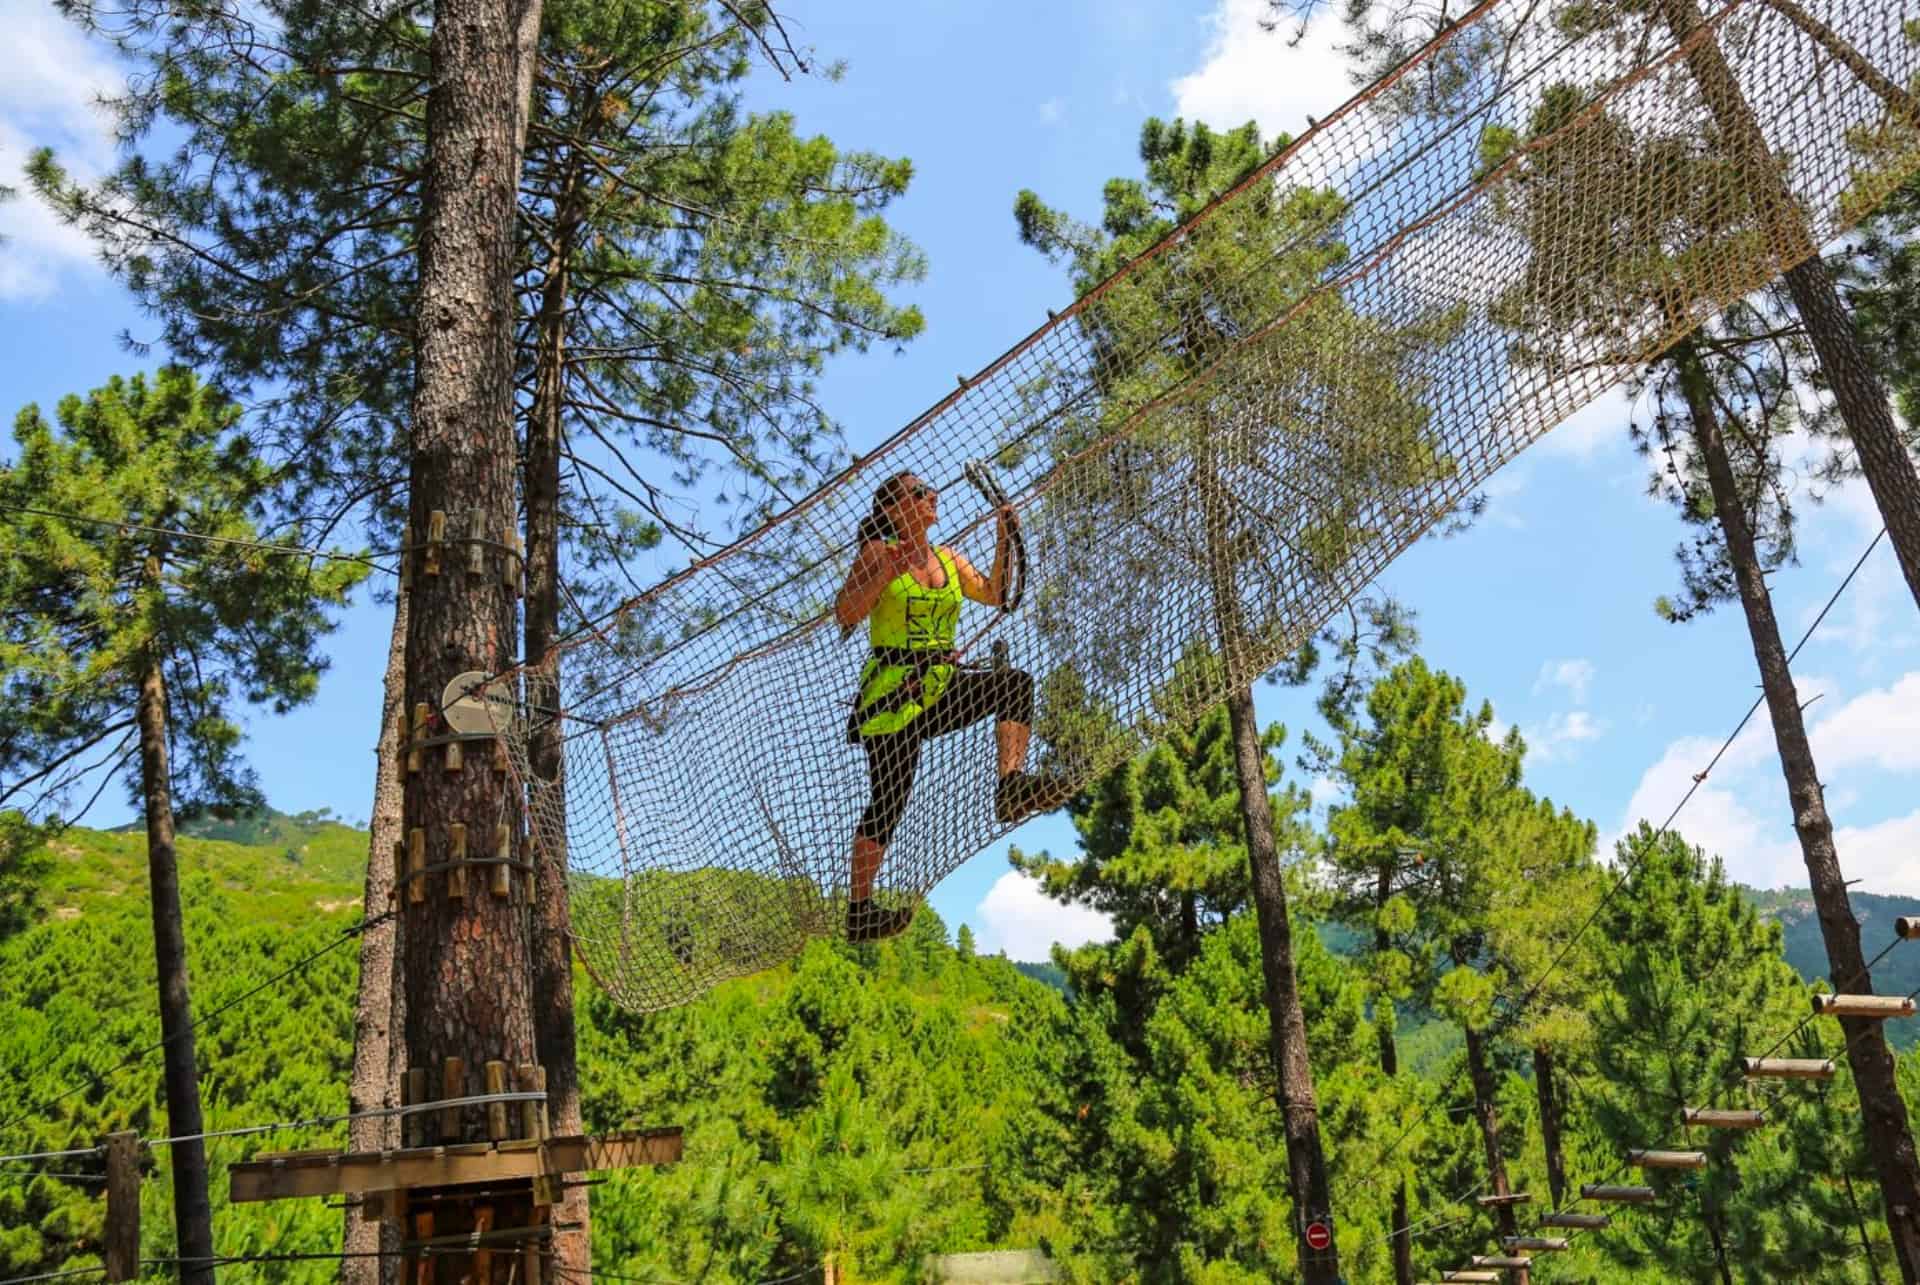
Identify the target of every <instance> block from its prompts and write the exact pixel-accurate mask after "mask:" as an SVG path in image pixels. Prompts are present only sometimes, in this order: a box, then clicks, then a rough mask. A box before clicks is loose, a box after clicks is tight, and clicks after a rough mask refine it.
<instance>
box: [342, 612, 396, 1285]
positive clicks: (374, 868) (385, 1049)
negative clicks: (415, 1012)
mask: <svg viewBox="0 0 1920 1285" xmlns="http://www.w3.org/2000/svg"><path fill="white" fill-rule="evenodd" d="M406 689H407V595H406V593H405V592H404V591H403V592H402V593H401V594H400V596H399V597H398V598H397V599H396V600H395V601H394V604H393V635H392V638H391V640H390V641H389V642H388V644H387V675H386V681H385V684H384V686H383V688H382V692H383V695H382V697H381V704H380V739H379V743H378V746H377V748H376V749H375V751H374V769H373V814H372V816H371V818H370V819H369V820H368V823H367V878H366V886H365V891H364V892H363V893H362V896H361V907H362V909H361V913H362V914H363V915H364V916H365V917H366V918H368V919H371V918H373V917H374V916H375V915H379V914H382V913H384V912H385V911H386V910H387V909H388V908H390V907H391V906H392V905H393V877H394V875H393V845H394V844H395V843H398V842H400V841H401V840H402V838H403V836H404V833H405V832H404V830H403V829H402V827H401V813H400V806H401V790H402V782H401V779H400V773H401V767H402V765H403V764H404V763H405V761H406V757H405V751H404V749H403V748H402V746H401V740H402V737H403V736H404V734H405V729H406ZM395 924H396V921H394V920H391V919H389V920H387V921H386V922H385V923H382V924H376V925H374V926H373V927H371V928H368V929H366V930H365V931H363V932H362V933H361V934H360V989H359V994H358V996H357V998H356V999H355V1001H354V1010H353V1081H352V1084H351V1085H350V1087H349V1089H348V1097H347V1102H348V1109H349V1110H352V1111H365V1110H369V1109H373V1108H383V1107H395V1106H398V1105H400V1102H399V1098H400V1093H399V1086H400V1077H399V1076H398V1075H397V1074H396V1071H398V1070H399V1069H400V1063H401V1061H402V1059H401V1058H400V1057H399V1051H400V1041H398V1040H396V1039H395V1038H394V1037H395V1035H396V1034H398V1032H399V1028H400V1027H401V1026H402V1025H403V1023H404V1019H403V1018H402V1017H401V1014H400V1012H397V1011H396V1002H395V1001H396V989H397V988H396V986H395V981H396V974H395V972H394V967H393V964H394V948H395V945H396V927H395ZM400 1141H401V1134H400V1120H399V1118H398V1117H391V1116H390V1117H381V1118H378V1119H372V1120H355V1121H353V1122H352V1123H351V1124H349V1125H348V1126H347V1145H348V1147H349V1149H351V1150H353V1151H379V1150H383V1149H387V1148H393V1147H398V1146H399V1145H400ZM400 1239H401V1238H400V1228H399V1225H398V1224H397V1223H396V1222H395V1221H394V1220H392V1219H369V1218H362V1217H361V1216H360V1206H359V1205H357V1204H349V1205H348V1206H347V1208H346V1237H345V1252H347V1253H349V1254H369V1253H375V1252H379V1253H386V1254H395V1255H397V1254H398V1253H399V1250H400ZM399 1277H400V1260H399V1258H397V1257H391V1258H346V1259H342V1260H341V1263H340V1280H341V1282H342V1285H392V1283H393V1282H394V1281H397V1280H398V1279H399Z"/></svg>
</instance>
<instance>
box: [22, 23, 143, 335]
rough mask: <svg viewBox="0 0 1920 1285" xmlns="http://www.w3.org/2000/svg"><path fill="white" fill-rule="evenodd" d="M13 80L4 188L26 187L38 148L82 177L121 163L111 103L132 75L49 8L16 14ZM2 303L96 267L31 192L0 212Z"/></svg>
mask: <svg viewBox="0 0 1920 1285" xmlns="http://www.w3.org/2000/svg"><path fill="white" fill-rule="evenodd" d="M11 9H12V10H14V11H13V12H9V14H8V18H7V43H8V53H9V58H8V66H7V75H6V76H5V77H4V78H0V185H5V186H8V187H20V186H22V183H21V179H22V176H21V170H22V167H23V166H24V165H25V164H26V161H27V158H28V156H29V155H30V154H31V153H32V152H33V150H34V149H35V148H39V147H51V148H53V149H54V151H55V153H56V154H57V155H58V156H59V158H60V160H61V163H62V164H64V165H65V166H66V167H67V169H68V171H69V172H70V173H72V174H73V175H74V176H75V177H77V178H81V179H86V178H90V177H93V176H94V175H97V174H99V173H100V172H101V171H102V170H103V169H105V168H106V167H107V166H108V165H109V164H111V163H112V159H113V135H112V127H111V121H110V120H109V118H108V116H107V114H106V112H105V111H104V110H103V109H102V108H101V107H100V106H99V103H98V100H99V98H100V97H101V95H103V94H111V93H116V92H118V91H119V90H120V89H122V88H123V87H124V82H125V76H124V73H123V72H122V71H121V70H120V69H119V68H118V67H117V66H116V65H115V64H114V62H113V61H112V59H111V58H110V57H109V56H108V55H107V54H106V52H105V51H104V49H103V48H102V47H101V46H99V45H98V44H95V43H93V42H91V41H89V40H88V39H87V38H86V37H85V36H83V35H82V34H81V32H80V29H79V28H78V27H77V26H75V25H74V24H73V23H71V22H69V21H68V20H66V19H65V18H62V17H61V16H60V15H59V14H57V13H55V12H54V10H53V7H52V6H51V5H44V4H36V5H25V6H21V5H16V6H11ZM0 238H5V240H6V242H7V244H6V245H5V246H4V248H0V299H35V298H43V297H45V296H46V295H48V294H51V293H52V292H53V291H54V290H55V289H56V288H58V286H59V285H60V283H61V281H62V280H63V278H65V277H67V276H68V275H70V274H73V273H76V272H81V273H86V274H89V275H91V274H92V273H94V272H96V271H97V270H98V269H97V267H95V259H94V252H93V246H92V244H91V242H89V241H88V240H87V238H86V237H85V236H83V235H82V234H80V233H79V232H77V231H76V230H74V229H72V228H69V227H66V226H64V225H62V224H61V223H60V221H59V220H58V219H56V218H54V217H53V215H52V214H51V213H50V212H49V211H48V210H47V209H46V207H45V206H43V205H41V204H40V203H39V202H38V201H37V200H35V199H34V197H33V196H32V194H31V193H29V192H25V191H22V192H21V193H20V195H19V196H18V197H17V198H16V199H14V200H12V201H9V202H7V203H5V204H4V205H0Z"/></svg>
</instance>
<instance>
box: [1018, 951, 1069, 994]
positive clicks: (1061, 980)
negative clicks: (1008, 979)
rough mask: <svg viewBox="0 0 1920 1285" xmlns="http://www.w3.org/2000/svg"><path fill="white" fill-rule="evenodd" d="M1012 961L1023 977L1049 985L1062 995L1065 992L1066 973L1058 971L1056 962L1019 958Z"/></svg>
mask: <svg viewBox="0 0 1920 1285" xmlns="http://www.w3.org/2000/svg"><path fill="white" fill-rule="evenodd" d="M1012 963H1013V966H1014V967H1015V968H1017V969H1019V970H1020V974H1021V975H1022V976H1023V977H1031V978H1032V979H1033V980H1034V981H1036V982H1039V983H1040V984H1041V985H1042V986H1051V987H1053V989H1055V990H1057V991H1059V992H1060V993H1061V994H1062V995H1065V994H1066V993H1067V975H1066V974H1065V973H1063V972H1061V971H1060V968H1059V966H1058V965H1057V964H1034V963H1028V962H1027V961H1025V960H1020V959H1016V960H1013V961H1012Z"/></svg>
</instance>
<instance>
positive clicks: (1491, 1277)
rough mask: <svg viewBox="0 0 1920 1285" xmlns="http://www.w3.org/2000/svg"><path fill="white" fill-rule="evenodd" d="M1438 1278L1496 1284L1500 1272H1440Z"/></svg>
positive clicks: (1487, 1284)
mask: <svg viewBox="0 0 1920 1285" xmlns="http://www.w3.org/2000/svg"><path fill="white" fill-rule="evenodd" d="M1440 1279H1441V1280H1443V1281H1472V1282H1477V1283H1478V1285H1496V1283H1497V1282H1498V1281H1499V1279H1500V1273H1499V1272H1474V1271H1460V1272H1442V1273H1441V1274H1440Z"/></svg>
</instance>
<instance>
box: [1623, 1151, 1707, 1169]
mask: <svg viewBox="0 0 1920 1285" xmlns="http://www.w3.org/2000/svg"><path fill="white" fill-rule="evenodd" d="M1627 1163H1628V1164H1630V1165H1634V1166H1636V1167H1637V1168H1641V1169H1705V1168H1706V1167H1707V1153H1706V1152H1704V1151H1629V1152H1627Z"/></svg>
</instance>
